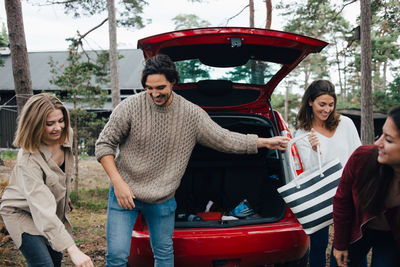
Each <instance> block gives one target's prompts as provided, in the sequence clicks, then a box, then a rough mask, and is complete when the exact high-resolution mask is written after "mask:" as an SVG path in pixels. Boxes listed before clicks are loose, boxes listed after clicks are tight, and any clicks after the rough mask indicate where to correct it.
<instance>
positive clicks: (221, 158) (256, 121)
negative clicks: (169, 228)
mask: <svg viewBox="0 0 400 267" xmlns="http://www.w3.org/2000/svg"><path fill="white" fill-rule="evenodd" d="M210 116H211V118H212V119H213V120H214V121H216V122H217V123H218V124H219V125H221V126H222V127H224V128H226V129H229V130H231V131H235V132H240V133H253V134H257V135H258V136H259V137H271V136H274V133H273V127H272V124H271V122H270V121H269V120H268V119H266V118H265V117H262V116H258V115H253V114H243V113H241V114H238V113H218V114H210ZM282 175H283V171H282V164H281V160H280V155H279V152H277V151H276V150H269V149H266V148H263V149H259V152H258V153H257V154H253V155H239V154H225V153H222V152H218V151H216V150H213V149H211V148H207V147H204V146H201V145H196V147H195V149H194V150H193V153H192V156H191V158H190V161H189V164H188V167H187V169H186V172H185V174H184V176H183V178H182V182H181V185H180V187H179V188H178V190H177V192H176V195H175V198H176V202H177V210H176V222H175V228H202V227H213V228H218V227H233V226H239V225H249V224H262V223H271V222H275V221H279V220H280V219H281V218H282V217H283V215H284V213H285V208H286V206H285V203H284V201H283V200H282V198H281V197H280V195H279V194H278V192H277V191H276V188H277V187H279V186H281V185H282V181H283V180H284V179H283V177H282ZM244 200H246V201H247V202H246V204H245V205H246V206H247V207H248V208H250V211H253V213H250V215H249V216H246V217H241V216H240V217H241V218H240V219H236V220H228V218H229V217H228V218H226V217H222V216H229V215H233V214H235V212H237V211H239V210H240V209H241V208H242V207H243V205H240V203H241V202H242V204H243V201H244ZM210 201H212V202H210ZM210 203H213V204H212V206H211V207H210V208H209V210H210V212H205V210H206V207H207V204H209V205H210ZM235 208H236V211H235ZM242 213H243V212H242ZM189 215H199V217H201V218H203V220H202V221H192V218H193V216H191V217H190V219H188V217H189ZM210 215H213V216H210ZM234 217H235V216H234ZM225 218H226V219H225ZM197 219H199V218H197ZM230 219H233V218H232V217H231V218H230Z"/></svg>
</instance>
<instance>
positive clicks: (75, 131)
mask: <svg viewBox="0 0 400 267" xmlns="http://www.w3.org/2000/svg"><path fill="white" fill-rule="evenodd" d="M76 101H77V99H76V93H74V153H75V181H74V191H75V193H76V195H78V194H79V183H78V178H79V165H78V164H79V150H78V111H77V105H76Z"/></svg>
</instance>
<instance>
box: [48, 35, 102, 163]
mask: <svg viewBox="0 0 400 267" xmlns="http://www.w3.org/2000/svg"><path fill="white" fill-rule="evenodd" d="M69 40H70V41H71V45H70V47H69V55H68V58H67V60H68V65H58V63H57V62H54V61H53V60H52V59H50V62H49V64H50V66H51V73H52V74H53V80H51V81H50V82H51V83H53V84H55V85H57V86H58V87H60V89H62V90H61V91H60V93H59V97H60V98H61V100H63V101H64V102H66V103H71V104H72V106H73V108H72V110H71V125H72V127H73V128H74V129H77V130H76V132H74V134H76V135H77V140H78V147H79V154H81V155H85V154H93V147H94V143H95V141H96V138H97V136H98V134H99V133H100V130H101V129H102V128H103V126H104V125H105V119H98V118H97V115H96V114H95V113H90V112H88V111H87V109H88V108H91V109H93V108H103V105H104V103H105V102H106V100H107V97H108V91H107V90H105V89H103V88H102V85H104V84H106V83H108V81H109V68H108V52H104V51H103V52H101V53H98V54H97V57H96V60H95V61H94V62H92V61H91V58H90V57H89V56H88V54H87V53H84V52H80V51H79V49H78V47H79V41H78V40H77V39H73V38H71V39H69Z"/></svg>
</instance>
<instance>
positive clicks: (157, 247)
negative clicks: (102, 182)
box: [106, 187, 176, 267]
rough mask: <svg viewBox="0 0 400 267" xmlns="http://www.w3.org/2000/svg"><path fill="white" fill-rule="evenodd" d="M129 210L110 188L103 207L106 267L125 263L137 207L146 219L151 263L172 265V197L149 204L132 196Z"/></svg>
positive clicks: (122, 266)
mask: <svg viewBox="0 0 400 267" xmlns="http://www.w3.org/2000/svg"><path fill="white" fill-rule="evenodd" d="M134 203H135V208H134V209H133V210H129V209H124V208H122V207H121V206H120V205H119V204H118V201H117V198H116V197H115V193H114V188H113V187H111V188H110V192H109V195H108V208H107V253H106V266H107V267H126V263H127V262H128V256H129V251H130V246H131V237H132V230H133V226H134V225H135V222H136V218H137V216H138V214H139V211H141V212H142V214H143V216H144V218H145V219H146V223H147V226H148V228H149V233H150V243H151V248H152V250H153V254H154V266H156V267H172V266H174V249H173V245H172V235H173V233H174V226H175V209H176V202H175V198H171V199H170V200H167V201H165V202H163V203H159V204H149V203H144V202H141V201H138V200H134Z"/></svg>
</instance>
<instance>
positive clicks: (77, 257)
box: [67, 245, 94, 267]
mask: <svg viewBox="0 0 400 267" xmlns="http://www.w3.org/2000/svg"><path fill="white" fill-rule="evenodd" d="M67 251H68V254H69V256H70V257H71V260H72V262H73V263H74V264H75V266H77V267H93V266H94V265H93V262H92V260H91V259H90V258H89V256H87V255H86V254H85V253H83V252H82V251H81V250H80V249H79V248H78V247H77V246H76V245H72V246H70V247H69V248H68V249H67Z"/></svg>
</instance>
